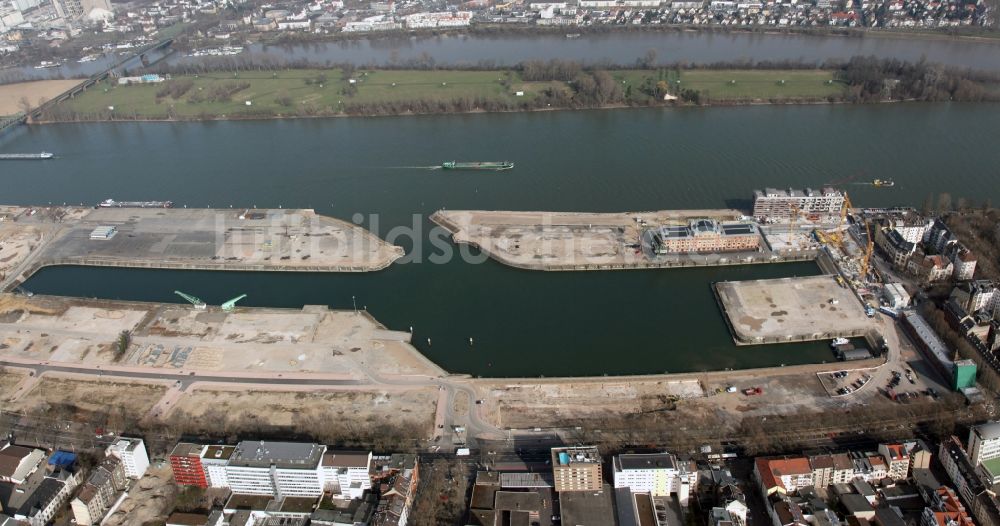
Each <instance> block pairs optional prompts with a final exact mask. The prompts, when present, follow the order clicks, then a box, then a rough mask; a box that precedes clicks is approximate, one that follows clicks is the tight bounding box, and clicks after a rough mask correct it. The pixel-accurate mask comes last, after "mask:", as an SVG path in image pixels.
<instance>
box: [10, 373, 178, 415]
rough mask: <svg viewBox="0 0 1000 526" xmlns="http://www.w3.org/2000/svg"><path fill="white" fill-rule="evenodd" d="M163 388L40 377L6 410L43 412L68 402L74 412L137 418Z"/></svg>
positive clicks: (136, 384)
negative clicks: (117, 412)
mask: <svg viewBox="0 0 1000 526" xmlns="http://www.w3.org/2000/svg"><path fill="white" fill-rule="evenodd" d="M165 391H166V387H164V386H158V385H150V384H140V383H123V382H93V381H86V380H77V379H67V378H47V377H42V379H41V381H39V382H38V384H37V385H36V386H35V388H34V389H32V390H31V392H29V393H28V394H26V395H24V396H22V397H21V398H20V399H19V400H18V401H16V402H12V403H10V404H9V408H10V409H14V410H22V411H26V412H34V411H46V410H50V409H52V408H54V407H57V406H61V405H63V404H66V403H69V402H72V403H73V405H74V406H75V410H76V411H78V412H103V411H109V410H111V409H114V410H115V411H124V413H125V414H126V415H127V416H129V417H130V418H141V417H142V416H144V415H145V414H146V413H147V412H148V411H149V409H150V408H151V407H153V404H155V403H156V401H157V400H159V399H160V397H162V396H163V393H164V392H165Z"/></svg>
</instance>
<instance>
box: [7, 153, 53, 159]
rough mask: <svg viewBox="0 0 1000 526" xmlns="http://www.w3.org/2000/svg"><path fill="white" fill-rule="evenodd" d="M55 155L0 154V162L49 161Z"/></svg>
mask: <svg viewBox="0 0 1000 526" xmlns="http://www.w3.org/2000/svg"><path fill="white" fill-rule="evenodd" d="M53 157H55V155H53V154H51V153H49V152H41V153H0V161H37V160H45V159H51V158H53Z"/></svg>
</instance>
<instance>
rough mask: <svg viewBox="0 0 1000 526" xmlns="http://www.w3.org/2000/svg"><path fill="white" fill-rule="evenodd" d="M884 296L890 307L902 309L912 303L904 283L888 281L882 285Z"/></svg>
mask: <svg viewBox="0 0 1000 526" xmlns="http://www.w3.org/2000/svg"><path fill="white" fill-rule="evenodd" d="M882 298H883V299H884V300H885V303H886V305H887V306H888V307H889V308H890V309H902V308H905V307H906V306H908V305H909V304H910V294H909V293H908V292H906V289H905V288H903V284H902V283H886V284H885V286H884V287H882Z"/></svg>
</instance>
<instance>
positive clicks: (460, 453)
mask: <svg viewBox="0 0 1000 526" xmlns="http://www.w3.org/2000/svg"><path fill="white" fill-rule="evenodd" d="M469 453H470V451H469V448H467V447H460V448H458V449H456V450H455V456H456V457H467V456H469Z"/></svg>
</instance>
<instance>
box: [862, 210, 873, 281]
mask: <svg viewBox="0 0 1000 526" xmlns="http://www.w3.org/2000/svg"><path fill="white" fill-rule="evenodd" d="M865 233H866V234H868V244H867V246H865V255H864V257H863V258H862V259H861V280H862V281H867V280H868V265H870V264H871V260H872V252H873V251H874V250H875V241H874V240H873V239H872V229H871V225H870V224H869V223H865Z"/></svg>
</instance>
